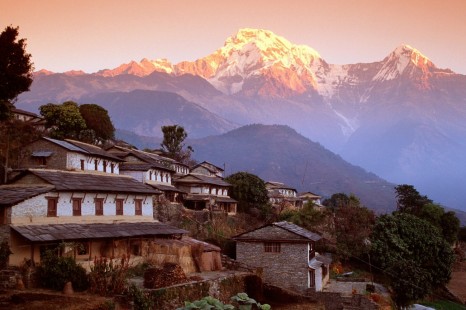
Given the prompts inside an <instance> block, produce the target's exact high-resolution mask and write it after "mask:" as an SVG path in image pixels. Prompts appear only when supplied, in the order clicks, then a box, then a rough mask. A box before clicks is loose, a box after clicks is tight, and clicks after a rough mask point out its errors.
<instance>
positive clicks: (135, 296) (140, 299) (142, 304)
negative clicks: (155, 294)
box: [127, 284, 155, 310]
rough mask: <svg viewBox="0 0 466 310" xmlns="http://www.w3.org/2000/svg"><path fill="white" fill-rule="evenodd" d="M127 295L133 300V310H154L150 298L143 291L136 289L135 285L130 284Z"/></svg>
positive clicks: (152, 301)
mask: <svg viewBox="0 0 466 310" xmlns="http://www.w3.org/2000/svg"><path fill="white" fill-rule="evenodd" d="M127 295H128V296H129V297H130V298H131V299H132V300H133V303H134V309H137V310H151V309H154V305H155V303H154V300H153V298H152V296H151V295H150V294H149V293H147V292H145V291H144V290H142V289H140V288H138V287H137V286H136V285H134V284H131V285H130V287H129V288H128V292H127Z"/></svg>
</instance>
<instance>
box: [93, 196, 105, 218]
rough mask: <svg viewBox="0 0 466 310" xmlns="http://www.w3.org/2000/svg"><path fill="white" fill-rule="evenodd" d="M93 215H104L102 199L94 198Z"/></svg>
mask: <svg viewBox="0 0 466 310" xmlns="http://www.w3.org/2000/svg"><path fill="white" fill-rule="evenodd" d="M94 204H95V215H104V199H103V198H95V199H94Z"/></svg>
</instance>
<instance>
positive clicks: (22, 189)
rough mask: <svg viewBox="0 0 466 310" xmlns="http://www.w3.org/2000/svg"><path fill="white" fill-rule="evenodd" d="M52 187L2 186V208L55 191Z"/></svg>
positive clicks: (0, 188) (0, 203)
mask: <svg viewBox="0 0 466 310" xmlns="http://www.w3.org/2000/svg"><path fill="white" fill-rule="evenodd" d="M53 189H54V187H53V186H50V185H27V186H26V185H4V186H0V206H2V207H6V206H11V205H15V204H18V203H20V202H22V201H24V200H26V199H29V198H32V197H35V196H38V195H40V194H43V193H46V192H49V191H51V190H53Z"/></svg>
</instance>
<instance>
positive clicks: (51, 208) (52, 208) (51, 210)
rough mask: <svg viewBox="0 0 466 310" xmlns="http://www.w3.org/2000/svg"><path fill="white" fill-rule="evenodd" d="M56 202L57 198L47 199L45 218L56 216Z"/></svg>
mask: <svg viewBox="0 0 466 310" xmlns="http://www.w3.org/2000/svg"><path fill="white" fill-rule="evenodd" d="M57 202H58V198H55V197H54V198H47V216H48V217H54V216H57Z"/></svg>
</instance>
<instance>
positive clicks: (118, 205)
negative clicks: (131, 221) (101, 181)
mask: <svg viewBox="0 0 466 310" xmlns="http://www.w3.org/2000/svg"><path fill="white" fill-rule="evenodd" d="M123 201H124V200H123V199H115V206H116V215H123Z"/></svg>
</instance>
